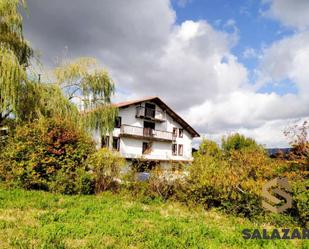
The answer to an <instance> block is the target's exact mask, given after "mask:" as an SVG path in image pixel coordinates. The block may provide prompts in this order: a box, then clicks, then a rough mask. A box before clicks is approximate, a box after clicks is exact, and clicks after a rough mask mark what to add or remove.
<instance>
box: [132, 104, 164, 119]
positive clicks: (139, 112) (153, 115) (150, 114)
mask: <svg viewBox="0 0 309 249" xmlns="http://www.w3.org/2000/svg"><path fill="white" fill-rule="evenodd" d="M136 117H138V118H149V119H152V120H155V121H161V122H163V121H165V117H164V114H163V113H162V112H161V111H158V110H155V109H151V108H146V107H144V106H137V107H136Z"/></svg>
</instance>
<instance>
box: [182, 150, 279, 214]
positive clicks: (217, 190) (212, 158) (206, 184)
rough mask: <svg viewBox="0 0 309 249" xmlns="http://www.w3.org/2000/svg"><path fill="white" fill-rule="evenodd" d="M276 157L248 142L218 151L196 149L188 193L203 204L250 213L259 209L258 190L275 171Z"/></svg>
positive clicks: (277, 165) (257, 212)
mask: <svg viewBox="0 0 309 249" xmlns="http://www.w3.org/2000/svg"><path fill="white" fill-rule="evenodd" d="M279 166H280V163H279V161H275V160H272V159H270V158H269V157H268V156H267V155H266V153H265V152H264V151H263V150H261V149H260V148H259V147H254V146H248V147H244V148H242V149H238V150H230V151H229V157H225V156H223V154H222V153H221V154H220V153H216V154H215V155H214V154H213V153H211V154H209V153H206V154H203V153H197V154H196V155H195V158H194V162H193V164H192V166H191V167H190V178H189V183H190V188H189V194H188V197H189V198H192V199H193V201H194V202H197V203H202V204H203V205H204V206H205V207H206V208H210V207H219V208H222V209H224V210H226V211H227V212H230V213H234V214H241V215H243V216H246V217H252V216H254V215H256V214H259V213H261V212H262V211H263V210H262V208H261V198H260V193H261V190H262V186H263V184H264V183H265V181H266V180H268V179H271V178H272V177H274V176H275V175H276V171H277V169H278V168H279Z"/></svg>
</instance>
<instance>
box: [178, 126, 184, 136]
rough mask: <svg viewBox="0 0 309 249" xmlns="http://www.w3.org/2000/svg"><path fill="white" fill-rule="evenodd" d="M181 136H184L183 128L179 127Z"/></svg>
mask: <svg viewBox="0 0 309 249" xmlns="http://www.w3.org/2000/svg"><path fill="white" fill-rule="evenodd" d="M179 137H183V129H181V128H179Z"/></svg>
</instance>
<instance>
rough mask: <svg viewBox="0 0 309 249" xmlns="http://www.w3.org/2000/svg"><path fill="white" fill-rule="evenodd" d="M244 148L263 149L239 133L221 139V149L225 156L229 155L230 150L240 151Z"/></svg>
mask: <svg viewBox="0 0 309 249" xmlns="http://www.w3.org/2000/svg"><path fill="white" fill-rule="evenodd" d="M244 148H257V149H261V150H262V149H263V147H262V146H261V145H258V144H257V143H256V141H255V140H254V139H252V138H249V137H245V136H244V135H241V134H239V133H235V134H232V135H230V136H228V137H223V138H222V149H223V151H224V152H226V153H227V154H230V152H231V151H232V150H241V149H244Z"/></svg>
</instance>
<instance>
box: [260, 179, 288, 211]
mask: <svg viewBox="0 0 309 249" xmlns="http://www.w3.org/2000/svg"><path fill="white" fill-rule="evenodd" d="M274 187H277V188H274ZM285 190H286V191H288V192H292V188H291V186H290V185H289V182H288V179H287V178H279V177H278V178H275V179H273V180H271V181H269V182H267V183H266V184H265V185H264V186H263V190H262V196H263V197H264V198H265V199H267V200H268V201H269V202H272V203H273V205H272V204H270V203H268V202H266V201H264V200H263V201H262V206H263V208H265V209H267V210H269V211H271V212H273V213H277V214H279V213H282V212H284V211H285V210H287V209H288V208H291V207H292V196H291V195H290V194H289V193H287V192H286V191H285ZM274 194H276V195H277V196H281V197H282V198H283V199H285V203H284V204H283V203H282V204H281V206H280V205H279V204H280V203H281V202H282V200H280V199H278V198H277V197H276V196H274ZM278 205H279V206H278Z"/></svg>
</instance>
